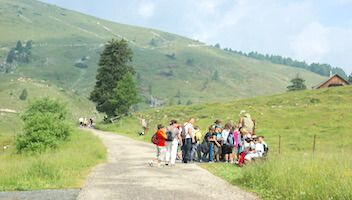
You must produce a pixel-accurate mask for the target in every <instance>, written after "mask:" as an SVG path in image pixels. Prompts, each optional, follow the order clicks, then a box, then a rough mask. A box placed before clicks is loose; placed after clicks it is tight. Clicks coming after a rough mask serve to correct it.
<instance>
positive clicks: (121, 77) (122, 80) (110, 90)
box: [90, 39, 139, 117]
mask: <svg viewBox="0 0 352 200" xmlns="http://www.w3.org/2000/svg"><path fill="white" fill-rule="evenodd" d="M131 61H132V50H131V49H130V48H129V47H128V44H127V41H126V40H123V39H122V40H114V39H112V40H111V41H109V43H108V44H107V45H105V49H104V52H103V53H102V54H101V55H100V60H99V63H98V65H99V68H98V73H97V75H96V80H97V82H96V84H95V86H94V90H93V91H92V92H91V94H90V99H91V100H92V101H93V102H95V103H96V108H97V110H98V111H99V112H103V113H106V115H107V116H109V117H112V116H116V115H121V114H126V113H127V112H128V111H129V109H130V107H131V106H132V105H133V104H135V103H137V102H138V100H139V97H138V89H137V87H136V83H135V81H134V80H133V78H132V76H133V75H134V74H135V73H136V72H135V70H134V68H133V67H132V66H131V65H129V63H130V62H131Z"/></svg>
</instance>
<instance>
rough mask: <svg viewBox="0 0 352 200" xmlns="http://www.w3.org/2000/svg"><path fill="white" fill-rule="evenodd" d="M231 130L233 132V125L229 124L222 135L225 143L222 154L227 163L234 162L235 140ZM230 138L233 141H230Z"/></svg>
mask: <svg viewBox="0 0 352 200" xmlns="http://www.w3.org/2000/svg"><path fill="white" fill-rule="evenodd" d="M231 130H232V124H231V123H227V124H225V127H224V129H223V130H222V133H221V141H222V142H223V146H222V153H223V158H225V162H226V163H228V162H233V157H232V147H233V142H234V139H233V132H231ZM229 138H231V140H232V141H228V139H229Z"/></svg>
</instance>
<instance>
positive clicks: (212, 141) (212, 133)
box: [202, 126, 217, 163]
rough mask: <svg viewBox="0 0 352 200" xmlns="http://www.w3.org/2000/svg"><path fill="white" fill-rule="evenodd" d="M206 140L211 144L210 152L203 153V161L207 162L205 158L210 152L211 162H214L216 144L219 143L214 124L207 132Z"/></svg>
mask: <svg viewBox="0 0 352 200" xmlns="http://www.w3.org/2000/svg"><path fill="white" fill-rule="evenodd" d="M204 140H205V141H206V142H207V143H208V145H209V152H208V153H204V154H203V157H202V162H205V160H206V158H207V156H208V154H209V163H212V162H213V152H214V145H215V144H216V143H217V141H216V134H215V129H214V128H213V127H212V126H210V127H209V132H208V133H207V134H205V137H204Z"/></svg>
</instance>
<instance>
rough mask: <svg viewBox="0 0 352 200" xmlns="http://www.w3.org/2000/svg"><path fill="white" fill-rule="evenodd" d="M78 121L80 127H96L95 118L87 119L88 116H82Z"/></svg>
mask: <svg viewBox="0 0 352 200" xmlns="http://www.w3.org/2000/svg"><path fill="white" fill-rule="evenodd" d="M78 123H79V126H80V127H94V125H95V124H94V119H93V118H90V119H87V118H83V117H80V118H79V119H78Z"/></svg>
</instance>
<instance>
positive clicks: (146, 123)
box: [141, 115, 149, 134]
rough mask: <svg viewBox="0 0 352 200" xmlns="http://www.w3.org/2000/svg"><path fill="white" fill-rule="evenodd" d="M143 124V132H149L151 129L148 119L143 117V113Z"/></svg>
mask: <svg viewBox="0 0 352 200" xmlns="http://www.w3.org/2000/svg"><path fill="white" fill-rule="evenodd" d="M141 125H142V128H143V133H144V134H147V133H148V130H149V124H148V122H147V120H146V119H144V118H143V115H141Z"/></svg>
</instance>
